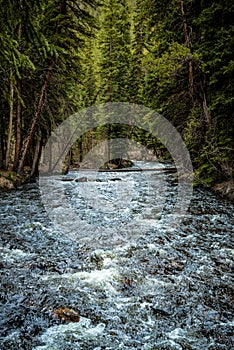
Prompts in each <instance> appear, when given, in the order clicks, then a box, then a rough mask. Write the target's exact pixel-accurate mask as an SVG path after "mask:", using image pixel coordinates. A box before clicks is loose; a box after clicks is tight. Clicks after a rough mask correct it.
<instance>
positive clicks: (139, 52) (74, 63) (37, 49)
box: [0, 0, 234, 187]
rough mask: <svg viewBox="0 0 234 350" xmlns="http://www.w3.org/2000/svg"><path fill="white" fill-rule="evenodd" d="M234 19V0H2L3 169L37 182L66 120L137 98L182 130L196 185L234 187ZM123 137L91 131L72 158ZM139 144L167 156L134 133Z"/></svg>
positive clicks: (109, 128)
mask: <svg viewBox="0 0 234 350" xmlns="http://www.w3.org/2000/svg"><path fill="white" fill-rule="evenodd" d="M233 18H234V3H233V1H231V0H222V1H221V0H214V1H210V0H206V1H201V0H200V1H198V0H184V1H182V0H170V1H167V2H165V1H161V0H103V1H99V0H94V1H93V0H79V1H78V0H48V1H45V0H42V1H41V0H40V1H38V0H35V1H28V0H14V1H9V0H5V1H3V0H0V45H1V50H0V77H1V84H0V109H1V113H0V120H1V123H0V168H1V169H2V170H5V171H9V174H10V172H12V171H14V172H15V173H18V174H22V173H24V172H25V171H26V170H27V172H29V173H30V177H34V176H36V175H37V171H38V164H39V159H40V155H41V152H42V151H43V146H44V145H45V143H46V141H47V140H48V138H49V136H50V135H51V132H52V131H53V130H54V129H55V128H56V126H57V125H59V124H60V123H61V122H62V121H63V120H64V119H66V118H67V117H69V116H70V115H71V114H73V113H76V112H77V111H78V110H80V109H82V108H86V107H88V106H91V105H93V104H96V103H103V102H130V103H137V104H140V105H144V106H146V107H150V108H152V109H154V110H155V111H157V112H159V113H160V114H162V115H163V116H164V117H166V118H167V119H168V120H169V121H170V122H171V123H172V124H173V125H174V126H175V127H176V128H177V130H178V131H179V132H180V133H181V135H182V137H183V139H184V141H185V143H186V146H187V148H188V150H189V152H190V155H191V158H192V161H193V166H194V169H195V175H196V183H199V184H203V185H205V186H208V187H211V186H213V185H214V184H217V183H222V182H229V183H230V182H231V181H233V172H234V164H233V150H234V137H233V135H234V130H233V129H234V122H233V120H234V115H233V95H234V81H233V79H234V60H233V48H234V45H233V44H234V25H233ZM116 133H117V130H116V129H115V128H113V127H112V126H103V127H102V128H99V130H97V129H96V130H90V131H89V132H88V133H86V134H85V135H83V136H82V138H80V139H79V140H78V141H77V143H76V145H75V146H74V147H75V149H76V151H77V152H78V154H79V159H78V160H77V159H71V161H72V162H74V163H76V162H79V161H81V160H82V157H83V156H84V155H85V153H87V152H88V151H89V149H90V148H91V147H92V146H93V145H94V144H95V142H98V140H99V141H100V140H101V139H104V138H106V137H108V138H113V137H115V136H116ZM134 138H135V140H137V141H139V142H141V143H143V144H144V145H146V146H147V147H149V148H152V149H154V150H155V149H161V151H162V152H161V154H162V155H163V154H164V150H163V147H162V145H160V143H158V142H157V140H155V139H153V138H152V137H151V135H149V134H147V133H143V134H142V131H141V130H135V134H134ZM77 152H76V154H77ZM11 174H12V173H11ZM9 176H12V175H9Z"/></svg>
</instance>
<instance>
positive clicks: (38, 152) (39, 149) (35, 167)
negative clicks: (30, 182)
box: [31, 136, 43, 178]
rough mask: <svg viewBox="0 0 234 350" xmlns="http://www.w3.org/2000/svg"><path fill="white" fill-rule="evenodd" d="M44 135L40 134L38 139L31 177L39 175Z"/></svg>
mask: <svg viewBox="0 0 234 350" xmlns="http://www.w3.org/2000/svg"><path fill="white" fill-rule="evenodd" d="M42 146H43V142H42V137H41V136H40V137H39V138H38V140H37V144H36V148H35V151H34V157H33V164H32V169H31V178H36V177H37V176H38V165H39V161H40V157H41V152H42Z"/></svg>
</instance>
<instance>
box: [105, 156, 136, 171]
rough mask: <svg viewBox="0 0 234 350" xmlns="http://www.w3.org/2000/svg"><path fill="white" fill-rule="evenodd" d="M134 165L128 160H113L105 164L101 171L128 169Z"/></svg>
mask: <svg viewBox="0 0 234 350" xmlns="http://www.w3.org/2000/svg"><path fill="white" fill-rule="evenodd" d="M133 165H134V163H133V162H132V161H131V160H129V159H123V158H115V159H111V160H109V161H108V162H106V163H105V164H104V165H103V166H102V167H101V169H123V168H130V167H132V166H133Z"/></svg>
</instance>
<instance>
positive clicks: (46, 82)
mask: <svg viewBox="0 0 234 350" xmlns="http://www.w3.org/2000/svg"><path fill="white" fill-rule="evenodd" d="M54 64H55V61H54V60H52V61H51V63H50V66H49V68H48V71H47V73H46V76H45V80H44V84H43V86H42V89H41V94H40V98H39V102H38V106H37V109H36V112H35V114H34V117H33V120H32V124H31V128H30V129H29V132H28V136H27V139H26V141H25V143H24V146H23V149H22V155H21V159H20V162H19V166H18V170H17V172H18V174H21V173H22V172H23V168H24V164H25V161H26V157H27V154H28V151H29V147H30V144H31V142H32V139H33V136H34V134H35V131H36V126H37V123H38V120H39V118H40V114H41V111H42V108H43V104H44V101H45V96H46V92H47V89H48V86H49V82H50V78H51V73H52V70H53V68H54Z"/></svg>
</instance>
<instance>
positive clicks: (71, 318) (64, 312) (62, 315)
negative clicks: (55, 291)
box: [52, 307, 80, 322]
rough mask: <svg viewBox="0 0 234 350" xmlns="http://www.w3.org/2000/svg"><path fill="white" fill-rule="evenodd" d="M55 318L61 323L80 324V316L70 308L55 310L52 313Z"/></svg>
mask: <svg viewBox="0 0 234 350" xmlns="http://www.w3.org/2000/svg"><path fill="white" fill-rule="evenodd" d="M52 314H53V316H55V317H56V318H58V319H59V320H61V321H66V322H79V321H80V314H79V312H78V311H77V310H74V309H72V308H69V307H64V308H63V307H60V308H59V309H55V310H53V311H52Z"/></svg>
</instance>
